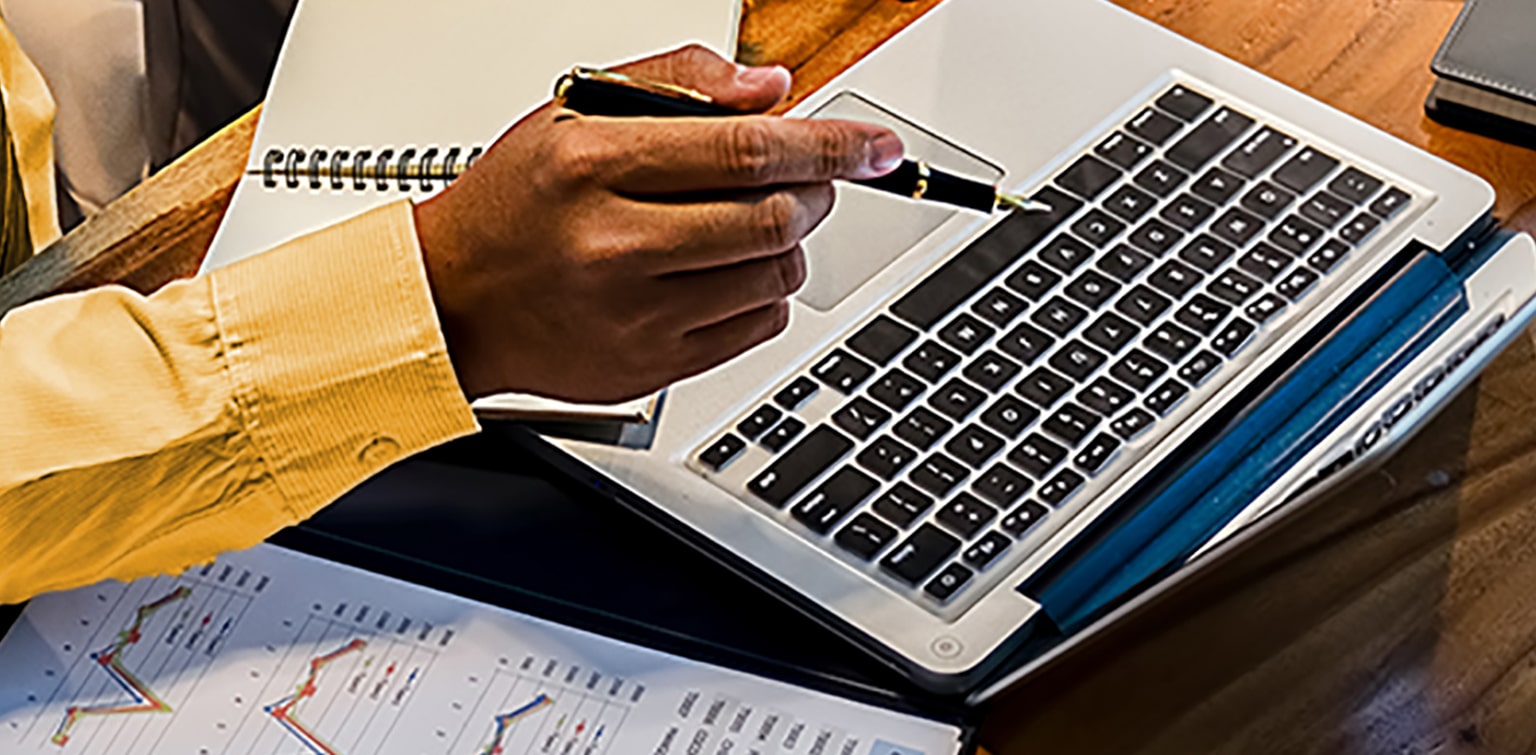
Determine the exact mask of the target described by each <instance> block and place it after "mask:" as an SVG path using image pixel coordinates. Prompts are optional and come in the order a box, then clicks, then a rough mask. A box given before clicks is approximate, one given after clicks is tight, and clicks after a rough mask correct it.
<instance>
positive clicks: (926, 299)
mask: <svg viewBox="0 0 1536 755" xmlns="http://www.w3.org/2000/svg"><path fill="white" fill-rule="evenodd" d="M1031 199H1035V200H1038V201H1041V202H1044V203H1046V204H1048V205H1050V206H1051V211H1050V212H1043V211H1030V212H1023V211H1019V210H1015V211H1013V212H1011V213H1009V215H1008V217H1006V218H1004V219H1003V221H1002V222H1000V223H998V224H997V225H994V226H992V228H990V229H989V230H988V231H987V232H986V233H984V234H982V235H981V238H978V239H976V240H975V241H974V242H972V243H971V245H970V246H968V247H966V248H965V249H964V250H963V251H961V252H960V253H959V254H956V255H955V256H953V257H951V258H949V261H948V262H945V263H944V264H943V265H942V266H940V267H939V269H937V270H935V271H933V273H931V274H929V276H928V277H927V278H926V279H924V280H923V282H922V283H919V284H917V286H916V287H914V288H913V289H912V290H911V291H908V292H907V293H906V295H905V296H903V297H901V298H900V299H897V300H896V303H895V304H892V305H891V312H893V313H895V314H896V316H897V317H900V318H901V319H903V320H906V321H907V322H910V323H912V324H913V325H916V326H917V327H919V328H931V327H933V326H934V325H935V324H937V323H938V322H939V320H942V319H944V315H947V314H949V311H950V310H952V309H954V308H955V307H956V305H958V304H959V303H960V302H963V301H965V300H966V299H968V298H970V296H971V294H974V293H976V291H977V290H978V289H980V288H981V287H982V286H984V285H986V283H987V281H990V280H992V279H993V278H995V277H997V274H998V273H1001V272H1002V271H1003V270H1005V269H1006V268H1007V267H1008V266H1009V265H1011V264H1013V261H1014V260H1016V259H1018V258H1019V257H1022V256H1023V255H1024V253H1025V252H1027V251H1029V249H1030V248H1031V247H1033V246H1034V245H1036V244H1038V243H1040V240H1041V239H1043V238H1045V237H1046V235H1047V234H1049V233H1050V232H1051V231H1052V230H1054V229H1055V228H1056V226H1059V225H1061V221H1063V220H1066V219H1067V218H1068V217H1071V215H1072V213H1074V212H1077V210H1078V208H1080V207H1082V206H1083V203H1082V202H1080V201H1078V200H1076V199H1073V198H1072V197H1070V196H1068V195H1066V194H1064V193H1062V192H1060V191H1057V190H1055V189H1053V188H1050V187H1049V186H1047V187H1046V188H1044V189H1041V190H1040V193H1038V194H1036V195H1035V196H1033V197H1031Z"/></svg>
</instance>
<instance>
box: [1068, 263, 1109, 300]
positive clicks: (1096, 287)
mask: <svg viewBox="0 0 1536 755" xmlns="http://www.w3.org/2000/svg"><path fill="white" fill-rule="evenodd" d="M1119 291H1120V284H1119V283H1118V282H1116V281H1115V280H1114V279H1113V278H1110V277H1108V276H1105V275H1104V274H1103V273H1100V272H1098V271H1097V270H1087V271H1085V272H1084V273H1083V274H1082V275H1079V276H1077V278H1076V279H1075V280H1073V281H1072V282H1071V283H1069V284H1067V288H1066V294H1067V296H1068V297H1069V298H1071V299H1072V300H1074V301H1076V302H1078V303H1079V304H1082V305H1083V306H1085V307H1088V308H1089V309H1098V308H1099V307H1101V306H1103V305H1104V302H1107V301H1109V300H1110V299H1112V298H1114V295H1115V294H1116V293H1119Z"/></svg>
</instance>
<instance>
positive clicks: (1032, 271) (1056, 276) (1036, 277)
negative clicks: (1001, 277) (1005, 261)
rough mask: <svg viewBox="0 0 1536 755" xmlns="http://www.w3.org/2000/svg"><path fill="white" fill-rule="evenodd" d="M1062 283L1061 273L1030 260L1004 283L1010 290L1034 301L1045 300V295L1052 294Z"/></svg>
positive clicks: (1020, 266)
mask: <svg viewBox="0 0 1536 755" xmlns="http://www.w3.org/2000/svg"><path fill="white" fill-rule="evenodd" d="M1060 282H1061V274H1060V273H1057V272H1056V271H1054V270H1051V269H1050V268H1048V267H1046V266H1045V265H1042V264H1040V263H1039V262H1036V261H1035V260H1029V261H1028V262H1025V263H1024V264H1022V265H1019V269H1018V270H1015V271H1014V272H1013V275H1010V276H1008V279H1007V280H1005V281H1003V283H1004V284H1005V285H1007V286H1008V287H1009V288H1011V289H1013V290H1015V291H1017V292H1019V293H1021V294H1023V295H1024V296H1025V297H1027V298H1029V299H1030V300H1032V301H1040V300H1041V299H1044V298H1045V295H1046V294H1048V293H1050V291H1051V289H1053V288H1055V287H1056V284H1057V283H1060Z"/></svg>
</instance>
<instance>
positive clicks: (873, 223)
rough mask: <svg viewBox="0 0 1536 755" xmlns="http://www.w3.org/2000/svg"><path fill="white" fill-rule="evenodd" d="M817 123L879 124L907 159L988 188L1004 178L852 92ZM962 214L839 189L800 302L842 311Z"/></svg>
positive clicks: (818, 235)
mask: <svg viewBox="0 0 1536 755" xmlns="http://www.w3.org/2000/svg"><path fill="white" fill-rule="evenodd" d="M811 117H812V118H846V119H848V120H857V121H864V122H866V123H878V124H880V125H882V126H886V127H888V128H890V129H891V130H892V131H895V132H896V134H897V135H898V136H900V137H901V141H902V143H903V144H905V145H906V148H907V156H908V157H911V158H914V159H923V160H926V161H928V163H929V164H930V165H932V166H933V167H935V168H938V169H941V170H945V171H948V172H950V173H956V174H959V175H962V176H966V177H969V178H976V179H979V180H982V181H986V182H987V183H996V182H997V181H999V180H1000V179H1001V178H1002V177H1003V171H1002V169H1001V168H999V167H997V166H996V165H993V164H991V163H989V162H987V161H986V160H984V159H982V158H981V157H978V156H977V155H974V154H971V153H970V152H967V151H965V150H964V149H962V148H961V147H959V146H957V145H955V144H952V143H950V142H947V141H945V140H943V139H942V138H940V137H938V136H936V135H934V134H933V133H930V132H928V131H926V130H924V129H923V128H922V127H920V126H918V125H916V124H914V123H912V122H911V121H907V120H904V119H902V118H901V117H900V116H898V115H896V114H895V113H892V112H890V111H887V110H884V109H882V108H881V107H880V106H878V105H875V104H874V103H872V102H870V101H868V100H866V99H864V98H862V97H860V96H858V95H856V94H854V93H852V92H842V93H840V94H838V95H837V96H836V97H834V98H832V99H831V100H830V101H828V102H827V104H825V105H823V106H821V108H820V109H818V110H817V111H816V112H815V113H813V114H812V115H811ZM957 212H969V211H968V210H956V209H953V208H950V207H947V206H945V205H940V204H934V203H931V202H917V201H913V200H911V199H906V198H904V197H898V196H895V195H893V194H887V193H884V192H878V191H874V190H872V189H866V188H864V187H862V186H857V185H854V184H846V183H839V184H838V187H837V204H836V206H835V207H834V208H833V210H832V214H831V215H830V216H829V217H828V218H827V219H826V220H825V221H824V222H823V223H822V224H821V226H819V227H818V228H817V229H816V231H815V232H814V233H812V234H811V235H810V237H809V238H807V239H806V241H805V251H806V262H807V272H808V275H807V279H806V283H805V288H803V289H801V290H800V293H799V294H797V295H796V298H798V299H799V300H800V301H801V302H804V303H805V304H808V305H810V306H811V307H814V308H815V309H818V310H821V311H823V312H824V311H826V310H829V309H831V308H833V307H835V306H837V304H838V302H841V301H842V300H843V298H844V297H846V296H847V295H848V294H850V293H853V292H854V291H855V290H857V289H858V288H859V286H861V285H863V284H864V282H865V281H867V280H869V279H870V278H872V277H874V276H875V274H876V273H878V272H880V271H881V270H883V269H884V268H885V266H886V265H889V264H891V262H893V261H895V260H896V258H897V257H900V256H901V254H902V253H903V252H905V251H907V250H908V249H910V248H912V246H913V245H915V244H916V243H917V242H919V241H921V240H922V239H923V237H925V236H927V235H928V234H930V233H932V232H933V230H934V229H935V228H938V227H939V225H940V224H942V223H943V222H944V221H946V220H948V219H949V218H951V217H953V216H954V215H955V213H957Z"/></svg>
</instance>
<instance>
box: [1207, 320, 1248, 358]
mask: <svg viewBox="0 0 1536 755" xmlns="http://www.w3.org/2000/svg"><path fill="white" fill-rule="evenodd" d="M1254 329H1255V328H1254V326H1253V323H1251V322H1248V321H1247V320H1244V319H1243V318H1241V317H1234V318H1232V321H1231V322H1228V323H1227V324H1226V325H1223V326H1222V327H1221V330H1219V331H1217V333H1216V337H1215V338H1212V339H1211V348H1213V349H1215V350H1216V351H1217V352H1218V353H1220V354H1221V355H1222V356H1224V357H1227V358H1228V359H1230V358H1232V356H1233V355H1235V354H1237V352H1238V351H1240V350H1241V349H1242V348H1243V347H1244V346H1246V345H1247V344H1248V340H1249V339H1250V338H1251V337H1252V336H1253V331H1254Z"/></svg>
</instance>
